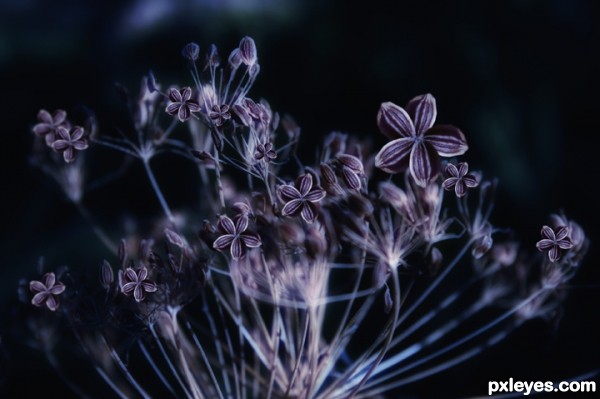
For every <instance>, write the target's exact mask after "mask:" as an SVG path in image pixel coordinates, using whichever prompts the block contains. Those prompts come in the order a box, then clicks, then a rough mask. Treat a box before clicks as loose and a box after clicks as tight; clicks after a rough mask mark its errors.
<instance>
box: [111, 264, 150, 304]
mask: <svg viewBox="0 0 600 399" xmlns="http://www.w3.org/2000/svg"><path fill="white" fill-rule="evenodd" d="M119 286H120V287H121V292H122V293H123V294H125V295H127V296H130V295H131V294H133V298H134V299H135V301H136V302H141V301H143V300H144V299H145V298H146V293H147V292H156V290H157V289H158V287H157V286H156V283H155V282H153V281H151V280H149V279H148V269H147V268H146V267H145V266H142V267H140V268H139V269H137V270H135V269H134V268H132V267H128V268H127V269H125V271H122V270H120V271H119Z"/></svg>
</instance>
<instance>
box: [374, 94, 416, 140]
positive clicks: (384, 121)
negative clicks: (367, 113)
mask: <svg viewBox="0 0 600 399" xmlns="http://www.w3.org/2000/svg"><path fill="white" fill-rule="evenodd" d="M377 126H378V127H379V130H380V131H381V133H383V134H384V135H386V136H387V137H388V138H390V139H397V138H398V137H410V136H414V135H415V126H414V125H413V122H412V120H411V119H410V116H408V113H406V111H405V110H404V109H402V108H401V107H399V106H397V105H396V104H394V103H392V102H385V103H383V104H381V106H380V107H379V112H378V113H377Z"/></svg>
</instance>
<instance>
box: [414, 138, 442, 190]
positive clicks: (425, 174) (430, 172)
mask: <svg viewBox="0 0 600 399" xmlns="http://www.w3.org/2000/svg"><path fill="white" fill-rule="evenodd" d="M439 169H440V160H439V157H438V155H437V153H436V152H435V149H434V148H432V147H430V146H428V145H427V144H425V143H419V144H416V145H415V146H414V147H413V150H412V151H411V153H410V174H411V175H412V177H413V178H414V179H415V182H416V183H417V185H418V186H421V187H425V186H427V183H429V182H430V181H431V180H433V178H434V177H435V176H437V174H438V173H439Z"/></svg>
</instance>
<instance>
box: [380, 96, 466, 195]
mask: <svg viewBox="0 0 600 399" xmlns="http://www.w3.org/2000/svg"><path fill="white" fill-rule="evenodd" d="M436 115H437V109H436V104H435V98H434V97H433V96H432V95H431V94H424V95H420V96H417V97H415V98H413V99H412V100H410V101H409V103H408V105H407V106H406V110H405V109H403V108H401V107H399V106H397V105H396V104H393V103H391V102H386V103H383V104H381V107H380V108H379V113H378V114H377V125H378V126H379V130H381V132H382V133H383V134H384V135H386V136H387V137H389V138H390V139H392V141H391V142H389V143H388V144H386V145H385V146H383V148H382V149H381V150H380V151H379V153H378V154H377V156H376V157H375V166H377V167H378V168H379V169H381V170H383V171H385V172H388V173H400V172H403V171H405V170H406V169H407V168H409V170H410V174H411V175H412V177H413V179H415V182H416V183H417V184H418V185H419V186H421V187H425V186H426V185H427V183H429V182H430V181H431V180H433V178H435V177H436V176H437V175H438V173H439V171H440V159H439V157H440V156H442V157H453V156H457V155H462V154H464V153H465V152H466V151H467V149H468V148H469V147H468V145H467V141H466V139H465V136H464V135H463V133H462V132H461V131H460V130H459V129H458V128H456V127H454V126H451V125H436V126H433V123H434V122H435V118H436Z"/></svg>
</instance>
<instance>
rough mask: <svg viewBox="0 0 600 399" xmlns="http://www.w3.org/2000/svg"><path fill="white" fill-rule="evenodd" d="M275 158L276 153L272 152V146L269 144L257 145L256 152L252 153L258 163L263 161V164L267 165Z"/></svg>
mask: <svg viewBox="0 0 600 399" xmlns="http://www.w3.org/2000/svg"><path fill="white" fill-rule="evenodd" d="M275 158H277V153H276V152H275V150H273V144H271V142H267V143H265V144H258V145H257V146H256V151H255V152H254V159H256V160H257V161H260V160H261V159H263V160H264V161H265V162H267V163H269V162H270V161H271V160H273V159H275Z"/></svg>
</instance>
